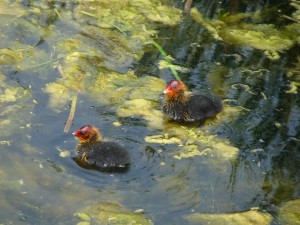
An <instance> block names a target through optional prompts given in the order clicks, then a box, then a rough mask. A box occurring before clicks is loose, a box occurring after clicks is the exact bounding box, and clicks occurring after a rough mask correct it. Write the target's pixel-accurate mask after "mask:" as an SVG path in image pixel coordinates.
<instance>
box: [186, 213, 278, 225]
mask: <svg viewBox="0 0 300 225" xmlns="http://www.w3.org/2000/svg"><path fill="white" fill-rule="evenodd" d="M185 219H186V220H188V221H189V223H190V224H215V225H227V224H231V225H240V224H243V225H269V224H270V223H271V222H272V220H273V218H272V216H271V215H270V214H269V213H265V212H260V211H257V210H250V211H246V212H240V213H228V214H204V213H195V214H191V215H188V216H186V217H185Z"/></svg>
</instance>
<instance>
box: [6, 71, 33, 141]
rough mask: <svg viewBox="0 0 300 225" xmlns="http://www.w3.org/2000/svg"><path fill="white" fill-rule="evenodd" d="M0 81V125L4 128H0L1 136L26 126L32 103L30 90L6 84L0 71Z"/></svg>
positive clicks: (16, 131) (7, 135)
mask: <svg viewBox="0 0 300 225" xmlns="http://www.w3.org/2000/svg"><path fill="white" fill-rule="evenodd" d="M0 81H1V84H0V106H1V112H0V127H2V128H4V129H1V131H0V134H1V137H2V138H3V137H9V136H10V135H11V134H13V133H18V130H19V129H20V128H21V127H26V124H27V123H28V122H29V119H30V117H31V110H32V108H33V106H34V103H33V100H32V98H31V93H30V90H27V89H25V88H23V87H19V86H10V85H8V84H6V83H5V82H4V75H3V74H2V73H0ZM1 141H6V140H1Z"/></svg>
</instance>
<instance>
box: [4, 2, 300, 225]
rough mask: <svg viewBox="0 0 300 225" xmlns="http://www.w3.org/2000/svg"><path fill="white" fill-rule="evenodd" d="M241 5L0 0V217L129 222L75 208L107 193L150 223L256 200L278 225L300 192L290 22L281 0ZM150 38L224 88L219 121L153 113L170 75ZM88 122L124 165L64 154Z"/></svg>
mask: <svg viewBox="0 0 300 225" xmlns="http://www.w3.org/2000/svg"><path fill="white" fill-rule="evenodd" d="M251 2H252V1H251ZM251 2H250V3H247V1H233V0H232V1H209V2H208V1H195V3H193V6H194V7H195V8H197V11H196V10H191V15H190V14H182V13H181V10H182V9H183V3H182V2H181V1H175V2H173V1H161V2H159V1H137V0H131V1H122V2H120V1H112V0H110V1H100V0H98V1H97V0H94V1H92V0H91V1H6V0H0V8H1V9H0V24H1V25H0V30H1V34H0V37H1V45H0V51H1V52H0V56H1V57H0V66H1V70H0V80H1V86H0V91H1V97H0V100H1V101H0V105H1V108H2V112H1V114H0V116H1V117H0V126H1V128H2V129H1V139H0V148H1V155H0V175H1V176H0V184H1V185H0V192H1V195H0V196H1V197H0V201H1V203H0V205H1V210H0V224H77V223H80V222H81V223H82V224H88V223H90V224H128V223H127V222H126V221H125V219H124V221H125V222H124V221H123V222H122V223H121V222H120V223H114V222H109V220H107V221H106V222H104V221H105V219H103V218H102V219H103V220H104V221H103V220H102V222H101V220H100V219H99V218H97V219H96V218H94V217H93V215H87V214H88V212H86V211H84V210H85V209H86V207H90V206H94V205H101V204H104V203H115V204H116V205H118V206H121V207H122V210H125V211H126V212H128V213H129V212H134V211H136V212H138V213H137V214H138V215H142V216H143V217H145V218H146V219H147V220H151V221H152V223H153V224H202V222H198V223H197V222H195V220H193V219H191V220H190V219H189V216H190V215H193V214H197V213H200V214H201V213H203V214H209V215H217V214H223V213H228V214H230V213H239V212H245V211H248V210H251V209H252V208H256V209H259V210H260V211H262V212H265V213H267V214H268V215H271V216H272V218H271V219H270V220H269V223H265V224H283V223H282V221H281V220H280V219H278V210H279V208H280V206H281V204H282V203H283V202H286V201H289V200H291V199H296V198H299V195H300V182H299V180H300V173H299V169H300V168H299V165H300V151H299V150H300V117H299V115H300V98H299V91H297V88H298V87H299V55H298V52H299V30H300V28H299V20H298V23H297V22H295V19H293V18H294V17H293V16H294V14H293V13H294V12H295V11H296V9H295V6H292V5H290V3H289V2H287V1H286V2H285V1H284V2H282V1H274V2H272V3H270V2H269V1H255V4H254V3H251ZM299 9H300V7H299V8H298V10H299ZM279 12H280V13H279ZM200 13H201V14H200ZM238 13H247V14H238ZM278 14H280V16H278ZM199 15H202V19H201V16H199ZM230 15H239V16H238V17H234V16H232V17H230ZM284 15H285V16H284ZM203 18H204V19H203ZM269 24H273V25H270V26H269ZM254 31H255V32H256V33H251V32H254ZM297 32H298V33H297ZM234 34H236V36H234ZM241 35H244V38H240V36H241ZM249 36H251V37H252V36H255V37H257V39H256V40H252V39H249ZM297 36H298V43H297ZM152 38H153V39H154V40H155V41H156V42H157V43H159V44H160V46H161V47H162V48H163V49H164V50H165V51H166V52H167V54H169V55H170V56H172V58H173V59H174V60H172V64H174V65H178V67H177V68H176V69H177V71H178V73H179V74H180V77H181V79H182V80H183V81H184V82H185V83H186V84H187V86H188V87H189V89H190V90H192V91H195V92H204V93H212V94H214V95H218V96H220V97H221V98H222V99H223V104H224V110H223V112H222V113H221V114H220V115H218V116H217V118H214V119H212V120H209V121H207V122H206V123H205V124H204V126H202V127H193V126H182V125H180V124H176V123H172V122H169V121H168V120H167V119H166V118H165V117H164V116H163V114H162V113H161V111H162V106H161V104H162V92H163V89H164V86H165V83H166V82H168V81H170V80H172V79H174V75H173V74H172V72H171V70H170V69H168V68H162V67H164V66H168V63H167V62H166V61H165V60H164V57H163V56H162V55H161V54H160V52H159V51H158V49H156V48H155V47H154V46H153V45H151V44H150V43H151V42H150V41H151V39H152ZM277 39H278V40H277ZM270 40H271V41H270ZM264 41H265V42H264ZM272 41H273V42H272ZM297 57H298V58H297ZM75 96H76V97H77V102H76V112H75V117H74V120H73V123H72V125H71V128H70V130H69V131H68V132H64V127H65V124H66V121H67V119H68V116H69V112H70V107H71V101H72V98H73V99H74V97H75ZM85 124H90V125H95V126H97V127H99V128H100V130H101V132H102V133H103V136H104V137H105V138H107V139H111V140H114V141H117V142H119V143H121V144H122V145H123V146H125V147H126V148H127V149H128V150H129V153H130V155H131V160H132V164H131V166H130V169H129V171H128V172H126V173H103V172H99V171H96V170H87V169H84V168H81V167H80V166H78V165H77V164H76V163H75V162H74V161H73V159H72V157H74V156H75V155H76V152H75V147H76V144H77V140H75V138H74V137H73V135H72V132H73V131H75V130H77V129H78V128H79V127H81V126H83V125H85ZM122 210H119V211H120V212H122ZM117 211H118V210H117ZM298 211H299V210H298ZM92 217H93V218H92ZM91 218H92V219H91ZM132 220H133V219H132ZM147 220H146V221H147ZM99 221H100V222H99ZM144 224H147V223H146V222H144ZM203 224H204V223H203ZM245 224H249V223H245Z"/></svg>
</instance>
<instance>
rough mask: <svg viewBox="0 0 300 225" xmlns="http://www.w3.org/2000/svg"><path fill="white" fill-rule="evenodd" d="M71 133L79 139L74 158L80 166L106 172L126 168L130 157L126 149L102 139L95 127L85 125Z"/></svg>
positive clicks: (124, 169)
mask: <svg viewBox="0 0 300 225" xmlns="http://www.w3.org/2000/svg"><path fill="white" fill-rule="evenodd" d="M73 135H74V136H76V137H77V138H78V140H79V141H80V143H79V144H78V145H77V148H76V150H77V154H78V156H77V157H76V158H75V161H76V162H77V163H78V164H79V165H80V166H82V167H84V168H96V169H99V170H101V171H107V172H125V171H126V170H128V167H129V164H130V158H129V154H128V152H127V150H126V149H124V148H123V147H122V146H120V145H119V144H117V143H114V142H106V141H102V134H101V133H100V131H99V130H98V129H97V128H96V127H92V126H90V125H85V126H83V127H81V128H79V129H78V130H77V131H75V132H74V133H73Z"/></svg>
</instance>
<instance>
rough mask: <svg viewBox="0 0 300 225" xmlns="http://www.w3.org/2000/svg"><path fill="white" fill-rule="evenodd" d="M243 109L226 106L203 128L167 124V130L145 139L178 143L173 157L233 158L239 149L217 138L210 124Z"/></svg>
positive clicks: (216, 122) (160, 142) (150, 141)
mask: <svg viewBox="0 0 300 225" xmlns="http://www.w3.org/2000/svg"><path fill="white" fill-rule="evenodd" d="M240 112H241V109H239V108H238V107H229V106H226V105H225V106H224V110H223V112H222V113H221V114H222V115H220V116H219V115H218V117H217V118H215V119H208V120H207V121H206V123H205V126H204V127H203V128H197V127H189V126H181V125H178V124H171V123H170V124H165V123H163V124H162V126H163V127H161V128H164V130H165V132H164V133H163V134H160V135H153V136H146V137H145V141H146V142H149V143H159V144H176V145H178V150H179V151H175V152H174V154H173V157H174V158H176V159H183V158H191V157H195V156H208V157H211V158H215V159H217V160H219V159H222V160H223V159H226V160H232V159H235V158H236V157H237V155H238V152H239V149H238V148H236V147H234V146H232V145H231V144H230V143H229V141H227V140H222V139H219V138H217V136H216V135H213V134H211V133H210V130H209V128H210V126H212V127H213V126H214V125H217V124H218V122H220V121H223V122H225V121H229V120H231V119H232V118H233V117H235V116H236V115H237V114H238V113H240ZM156 126H157V123H156Z"/></svg>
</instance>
